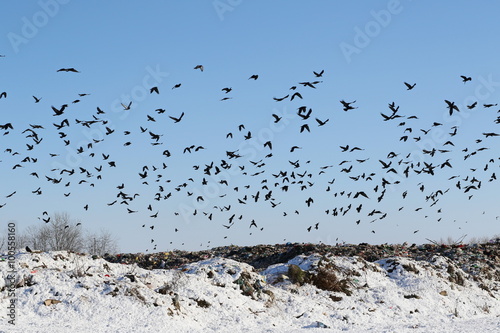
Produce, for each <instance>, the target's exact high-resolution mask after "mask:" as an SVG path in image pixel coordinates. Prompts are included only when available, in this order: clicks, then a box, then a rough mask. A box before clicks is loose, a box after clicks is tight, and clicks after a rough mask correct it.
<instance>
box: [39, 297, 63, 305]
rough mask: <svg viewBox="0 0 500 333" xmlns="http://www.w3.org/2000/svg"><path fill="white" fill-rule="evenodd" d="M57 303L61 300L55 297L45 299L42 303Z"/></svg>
mask: <svg viewBox="0 0 500 333" xmlns="http://www.w3.org/2000/svg"><path fill="white" fill-rule="evenodd" d="M57 303H61V301H58V300H57V299H50V298H49V299H46V300H45V301H44V302H43V304H45V305H46V306H49V305H52V304H57Z"/></svg>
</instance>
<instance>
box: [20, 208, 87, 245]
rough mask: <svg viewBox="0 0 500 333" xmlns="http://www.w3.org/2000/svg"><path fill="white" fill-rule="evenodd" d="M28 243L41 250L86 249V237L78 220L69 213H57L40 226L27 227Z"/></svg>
mask: <svg viewBox="0 0 500 333" xmlns="http://www.w3.org/2000/svg"><path fill="white" fill-rule="evenodd" d="M26 243H28V244H30V245H31V246H32V247H33V249H36V250H41V251H61V250H68V251H75V252H81V251H82V250H83V249H84V237H83V232H82V229H81V228H80V226H79V224H78V221H73V220H71V218H70V216H69V214H68V213H66V212H63V213H55V214H54V215H53V216H51V219H50V222H49V223H48V224H45V225H43V226H40V227H34V226H32V227H28V228H27V229H26Z"/></svg>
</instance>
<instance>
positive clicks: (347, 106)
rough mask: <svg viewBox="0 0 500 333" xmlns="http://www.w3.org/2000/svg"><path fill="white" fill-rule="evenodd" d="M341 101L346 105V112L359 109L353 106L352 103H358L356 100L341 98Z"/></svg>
mask: <svg viewBox="0 0 500 333" xmlns="http://www.w3.org/2000/svg"><path fill="white" fill-rule="evenodd" d="M340 103H342V105H343V106H344V111H346V112H347V111H349V110H353V109H357V108H355V107H354V106H351V104H353V103H356V101H352V102H346V101H344V100H341V101H340Z"/></svg>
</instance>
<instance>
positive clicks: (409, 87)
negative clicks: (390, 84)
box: [404, 82, 417, 90]
mask: <svg viewBox="0 0 500 333" xmlns="http://www.w3.org/2000/svg"><path fill="white" fill-rule="evenodd" d="M404 84H405V86H406V89H407V90H412V89H413V88H415V86H416V85H417V84H416V83H414V84H409V83H408V82H405V83H404Z"/></svg>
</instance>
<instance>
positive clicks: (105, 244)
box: [85, 229, 118, 256]
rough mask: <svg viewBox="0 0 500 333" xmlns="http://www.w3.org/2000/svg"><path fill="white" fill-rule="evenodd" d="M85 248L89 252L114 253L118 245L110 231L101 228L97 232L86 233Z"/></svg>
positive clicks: (100, 254)
mask: <svg viewBox="0 0 500 333" xmlns="http://www.w3.org/2000/svg"><path fill="white" fill-rule="evenodd" d="M85 250H86V251H87V252H88V253H90V254H95V255H98V256H103V255H104V254H106V253H110V254H111V253H116V252H117V251H118V245H117V241H116V239H114V238H113V236H112V235H111V233H110V232H109V231H107V230H103V229H102V230H101V231H100V233H99V234H97V233H93V234H88V235H87V237H86V240H85Z"/></svg>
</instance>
